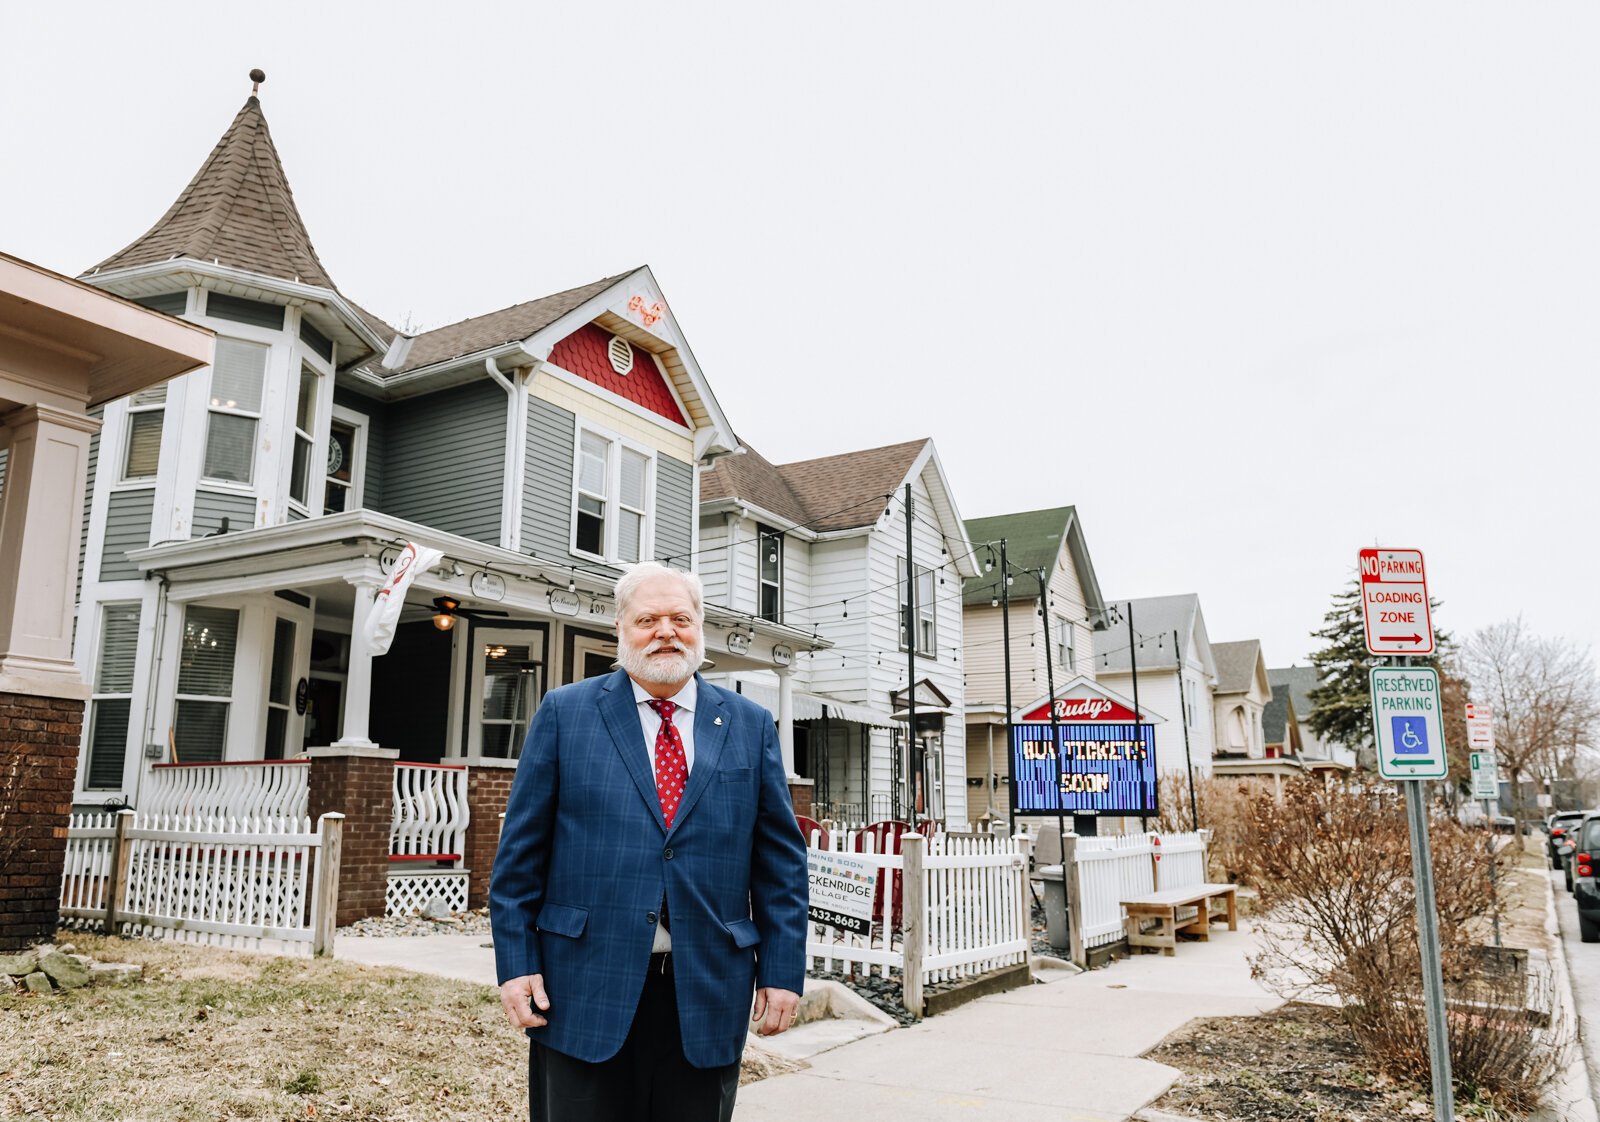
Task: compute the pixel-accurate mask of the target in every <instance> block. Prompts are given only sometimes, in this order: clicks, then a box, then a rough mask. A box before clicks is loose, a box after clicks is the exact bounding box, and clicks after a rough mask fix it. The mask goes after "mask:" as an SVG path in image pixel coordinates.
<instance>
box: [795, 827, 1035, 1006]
mask: <svg viewBox="0 0 1600 1122" xmlns="http://www.w3.org/2000/svg"><path fill="white" fill-rule="evenodd" d="M858 838H859V842H860V848H859V849H857V842H858ZM898 844H899V845H900V846H902V847H904V848H905V852H901V853H894V852H888V853H883V852H877V851H876V850H877V846H876V844H875V835H873V834H872V833H862V834H858V833H857V832H856V831H837V832H834V833H831V834H830V835H829V836H828V837H827V838H826V839H823V838H822V837H821V836H820V835H818V834H817V833H813V834H812V836H811V838H809V839H808V845H810V846H812V847H813V848H816V849H820V850H823V851H824V852H833V853H850V854H852V855H853V856H855V857H859V858H862V859H863V860H865V861H866V862H867V863H868V864H869V865H873V866H876V867H877V868H879V869H881V870H882V873H881V874H880V882H879V886H878V901H877V905H876V908H875V912H876V915H875V920H874V922H873V924H872V927H871V930H870V931H869V932H868V933H866V934H864V935H858V934H854V933H851V932H846V931H842V930H840V929H838V928H835V927H831V926H827V925H824V924H817V923H813V924H812V925H811V929H810V935H809V937H808V939H807V942H806V954H807V956H808V960H809V961H810V962H812V963H815V964H816V965H818V966H819V967H820V968H821V969H823V970H834V969H838V970H843V971H847V972H851V973H854V972H855V971H856V970H858V969H861V970H864V971H865V972H866V973H867V974H869V975H870V974H873V973H880V974H882V975H883V976H885V977H888V976H890V972H891V971H893V972H894V973H896V974H898V975H900V976H901V979H902V984H903V994H904V1000H905V1004H906V1008H908V1009H910V1010H911V1011H912V1012H914V1013H916V1014H918V1015H920V1014H921V1011H922V988H923V985H924V984H926V983H930V982H946V981H952V980H954V979H957V978H961V977H968V976H973V975H977V974H983V973H987V972H989V971H991V970H996V969H1000V968H1002V967H1005V966H1012V965H1016V964H1019V963H1025V962H1027V961H1028V953H1029V945H1030V940H1029V921H1028V913H1027V885H1026V883H1025V878H1026V876H1027V869H1026V859H1025V858H1024V856H1023V851H1022V847H1021V844H1020V842H1019V841H1018V839H1016V838H1008V837H997V836H994V835H989V834H935V835H934V837H933V838H932V839H931V840H929V841H927V842H926V845H925V846H924V841H923V839H922V838H921V837H920V836H916V835H907V836H906V837H904V838H901V839H899V842H898ZM888 848H891V849H892V848H894V845H893V844H891V845H890V846H889V847H888ZM902 907H903V908H904V909H905V913H906V914H904V915H902V914H901V912H902ZM916 910H920V917H919V916H917V915H914V914H912V912H913V911H916ZM908 962H910V963H912V964H913V966H912V967H911V968H910V974H911V975H913V976H908V967H907V963H908Z"/></svg>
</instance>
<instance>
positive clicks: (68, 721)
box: [0, 693, 83, 952]
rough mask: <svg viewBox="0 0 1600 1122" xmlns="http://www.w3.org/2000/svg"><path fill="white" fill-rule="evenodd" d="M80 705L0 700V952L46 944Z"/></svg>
mask: <svg viewBox="0 0 1600 1122" xmlns="http://www.w3.org/2000/svg"><path fill="white" fill-rule="evenodd" d="M82 732H83V702H81V701H76V700H70V699H66V698H54V697H35V696H32V695H30V694H16V693H0V952H4V951H14V950H19V949H21V948H22V947H25V946H28V945H30V944H32V943H36V942H39V941H40V940H43V939H49V938H53V937H54V935H55V931H56V924H57V922H58V921H59V919H60V904H61V871H62V866H63V863H64V862H65V860H66V852H67V819H68V816H69V815H70V814H71V813H72V787H73V781H74V779H75V778H76V776H77V770H78V744H79V741H80V739H81V735H82Z"/></svg>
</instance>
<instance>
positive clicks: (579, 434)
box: [567, 421, 657, 565]
mask: <svg viewBox="0 0 1600 1122" xmlns="http://www.w3.org/2000/svg"><path fill="white" fill-rule="evenodd" d="M585 433H587V434H588V435H590V436H592V437H594V438H596V439H597V440H603V441H605V442H606V493H605V495H597V496H596V497H597V498H600V499H601V501H603V502H604V503H605V504H606V513H605V519H604V522H603V524H602V525H601V527H600V548H601V552H600V553H593V552H590V551H589V550H586V549H579V548H578V498H579V495H580V494H593V492H584V491H583V490H582V488H581V487H580V484H579V481H580V477H581V472H582V470H583V437H584V434H585ZM624 448H626V449H628V450H629V451H632V452H636V453H638V454H639V455H640V456H642V457H643V458H644V461H645V465H644V502H645V506H644V509H643V510H639V509H638V508H637V507H627V508H626V509H628V510H630V511H633V512H634V513H637V514H641V515H643V525H642V526H641V527H640V530H639V557H638V560H640V561H645V560H648V559H650V558H651V557H654V556H655V540H656V511H655V506H656V504H655V495H656V456H657V453H656V450H655V449H654V448H651V447H649V446H648V445H645V444H640V443H638V442H637V441H633V440H629V439H627V438H626V437H623V436H619V435H618V434H616V433H614V432H608V431H606V430H605V429H602V428H599V427H598V426H596V425H591V424H587V423H584V422H581V421H580V422H579V423H578V425H577V426H576V427H575V428H574V430H573V438H572V508H571V519H572V521H571V532H570V534H569V536H568V539H567V549H568V551H569V552H570V553H571V554H572V555H573V556H574V557H588V558H592V559H593V560H595V561H599V562H602V563H604V564H607V565H614V564H632V561H631V560H630V561H623V560H622V559H621V558H620V557H619V555H618V552H617V543H618V540H619V538H620V536H621V535H620V529H621V525H622V520H621V519H620V518H618V517H617V514H616V512H617V511H618V510H619V509H622V508H623V504H622V450H623V449H624Z"/></svg>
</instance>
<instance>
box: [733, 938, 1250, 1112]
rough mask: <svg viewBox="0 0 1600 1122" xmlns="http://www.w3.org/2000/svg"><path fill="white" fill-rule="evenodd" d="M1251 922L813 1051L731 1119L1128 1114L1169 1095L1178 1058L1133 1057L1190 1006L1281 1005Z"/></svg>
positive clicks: (1211, 1012) (1235, 1010)
mask: <svg viewBox="0 0 1600 1122" xmlns="http://www.w3.org/2000/svg"><path fill="white" fill-rule="evenodd" d="M1255 949H1256V943H1255V939H1254V938H1253V937H1252V935H1251V934H1250V932H1249V925H1248V924H1247V923H1243V922H1242V923H1241V924H1240V930H1239V931H1237V932H1229V931H1225V930H1216V929H1213V931H1212V934H1211V941H1210V942H1209V943H1183V944H1181V945H1180V946H1179V947H1178V953H1177V956H1176V957H1174V958H1165V957H1162V956H1159V955H1141V956H1139V957H1136V958H1131V959H1127V960H1124V961H1121V962H1117V963H1115V964H1113V965H1112V966H1110V967H1107V968H1106V969H1104V970H1094V971H1090V972H1088V973H1086V974H1080V975H1077V976H1075V977H1071V978H1066V979H1063V980H1061V981H1058V982H1053V983H1051V984H1049V985H1042V986H1029V987H1028V988H1026V989H1021V990H1013V991H1012V992H1010V993H1006V994H998V995H996V996H994V997H986V998H980V999H979V1000H977V1001H974V1002H973V1003H972V1004H970V1005H964V1006H962V1007H961V1008H959V1009H955V1010H952V1011H951V1012H949V1013H945V1014H942V1015H941V1016H938V1017H933V1018H930V1019H929V1020H926V1021H923V1022H921V1023H920V1024H917V1025H913V1026H912V1027H910V1028H906V1029H901V1030H900V1031H898V1032H891V1033H885V1034H884V1035H881V1036H873V1037H869V1038H867V1039H864V1040H861V1041H859V1042H857V1043H855V1044H850V1045H846V1046H845V1047H843V1048H839V1049H836V1050H834V1051H831V1052H824V1053H822V1054H821V1055H817V1056H813V1057H811V1060H810V1063H811V1067H810V1068H809V1069H808V1070H806V1071H801V1072H796V1073H794V1074H792V1075H780V1076H776V1077H774V1078H771V1079H766V1080H763V1081H761V1082H760V1083H753V1084H750V1085H749V1086H746V1087H742V1088H740V1090H739V1104H738V1107H737V1108H736V1109H735V1111H734V1118H735V1119H736V1120H737V1122H765V1120H768V1119H772V1120H777V1119H784V1120H788V1119H792V1118H794V1117H797V1115H798V1113H799V1112H803V1113H804V1114H805V1116H807V1117H845V1116H861V1117H868V1118H885V1119H900V1118H908V1119H910V1118H914V1119H917V1120H918V1122H938V1120H940V1119H946V1118H950V1119H955V1118H961V1119H1006V1120H1008V1122H1009V1120H1012V1119H1016V1118H1020V1117H1023V1116H1024V1115H1026V1117H1028V1118H1029V1119H1030V1120H1034V1119H1036V1120H1039V1122H1122V1120H1124V1119H1126V1118H1128V1117H1130V1116H1131V1115H1132V1114H1133V1113H1134V1112H1135V1111H1137V1110H1139V1109H1140V1108H1141V1107H1144V1106H1146V1105H1147V1104H1148V1103H1150V1102H1151V1101H1153V1100H1154V1099H1156V1098H1158V1097H1159V1096H1161V1095H1162V1094H1164V1093H1165V1092H1166V1090H1167V1088H1168V1087H1170V1086H1172V1084H1173V1082H1175V1081H1176V1080H1177V1078H1178V1074H1179V1073H1178V1071H1177V1070H1176V1069H1175V1068H1170V1067H1167V1066H1166V1065H1165V1064H1158V1063H1155V1062H1153V1061H1151V1060H1143V1059H1140V1058H1139V1056H1140V1055H1141V1054H1142V1053H1144V1052H1146V1051H1148V1050H1149V1049H1151V1048H1153V1047H1155V1045H1157V1044H1159V1043H1160V1042H1161V1041H1162V1040H1163V1039H1165V1038H1166V1037H1167V1036H1168V1035H1169V1034H1170V1033H1172V1032H1173V1031H1175V1030H1176V1029H1179V1028H1182V1027H1183V1026H1184V1025H1185V1024H1187V1023H1188V1022H1189V1021H1191V1020H1194V1019H1195V1018H1196V1017H1227V1016H1243V1015H1249V1014H1255V1013H1264V1012H1266V1011H1268V1010H1270V1009H1275V1008H1277V1007H1278V1006H1279V1005H1281V1004H1282V1001H1281V999H1279V998H1277V997H1275V996H1274V995H1272V994H1270V993H1268V992H1267V991H1265V990H1264V989H1262V988H1261V987H1260V986H1258V985H1257V984H1256V983H1255V982H1254V981H1253V980H1252V979H1251V978H1250V968H1249V966H1248V965H1247V964H1246V962H1245V958H1246V956H1247V955H1248V954H1250V953H1252V952H1254V951H1255Z"/></svg>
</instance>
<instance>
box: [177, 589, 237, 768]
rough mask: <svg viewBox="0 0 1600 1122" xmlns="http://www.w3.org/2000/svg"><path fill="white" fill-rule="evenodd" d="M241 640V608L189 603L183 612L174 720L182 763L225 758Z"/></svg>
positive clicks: (179, 756)
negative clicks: (234, 677) (235, 670)
mask: <svg viewBox="0 0 1600 1122" xmlns="http://www.w3.org/2000/svg"><path fill="white" fill-rule="evenodd" d="M238 640H239V613H238V611H237V610H236V609H233V608H202V607H198V606H195V605H190V606H189V607H188V608H186V609H185V610H184V613H183V637H182V643H181V646H180V649H179V658H180V661H179V663H178V692H177V702H176V705H175V706H174V710H173V717H172V725H173V740H174V743H175V744H176V745H177V750H178V762H179V763H185V764H193V763H215V762H216V761H218V760H220V759H222V756H223V746H224V744H225V743H226V742H227V736H228V709H229V707H230V705H231V704H232V700H233V659H234V653H235V651H236V649H237V645H238Z"/></svg>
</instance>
